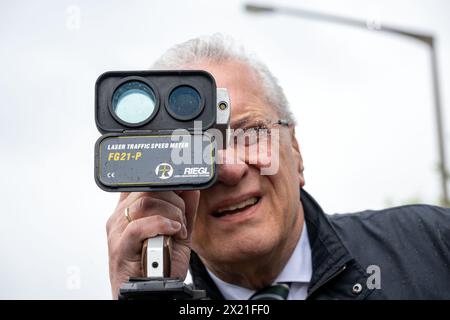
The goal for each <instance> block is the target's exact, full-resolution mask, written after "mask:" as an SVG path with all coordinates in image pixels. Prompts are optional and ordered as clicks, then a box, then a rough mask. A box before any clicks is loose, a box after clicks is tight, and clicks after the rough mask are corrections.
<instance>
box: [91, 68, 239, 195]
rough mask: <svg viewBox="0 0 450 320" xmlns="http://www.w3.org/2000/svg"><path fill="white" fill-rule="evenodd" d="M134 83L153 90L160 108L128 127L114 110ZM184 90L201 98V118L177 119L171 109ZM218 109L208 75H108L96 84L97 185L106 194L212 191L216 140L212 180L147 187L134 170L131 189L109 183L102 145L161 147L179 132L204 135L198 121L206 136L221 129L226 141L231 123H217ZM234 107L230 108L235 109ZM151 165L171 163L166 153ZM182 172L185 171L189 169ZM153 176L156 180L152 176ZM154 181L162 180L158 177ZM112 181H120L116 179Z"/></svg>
mask: <svg viewBox="0 0 450 320" xmlns="http://www.w3.org/2000/svg"><path fill="white" fill-rule="evenodd" d="M129 81H140V82H143V83H145V84H146V85H147V86H149V87H150V88H151V89H152V90H153V93H154V95H155V100H156V105H155V109H154V111H153V113H152V114H151V116H150V117H149V118H148V119H147V120H145V121H143V122H141V123H138V124H129V123H126V122H124V121H122V120H121V119H119V118H118V117H117V116H116V115H115V113H114V112H113V109H112V98H113V95H114V92H115V91H116V90H117V89H118V88H119V87H120V86H121V85H123V84H124V83H126V82H129ZM183 85H187V86H190V87H192V88H195V89H196V90H197V92H198V93H199V95H200V97H201V110H200V111H199V112H198V114H197V115H196V116H195V118H193V119H189V120H179V119H176V118H174V117H173V115H172V114H171V112H170V110H169V108H168V98H169V95H170V93H171V92H172V90H173V89H175V88H177V87H179V86H183ZM217 105H218V101H217V87H216V83H215V80H214V78H213V76H212V75H211V74H210V73H208V72H206V71H203V70H149V71H109V72H105V73H103V74H102V75H100V77H99V78H98V79H97V81H96V84H95V122H96V126H97V128H98V130H99V131H100V132H101V133H102V134H103V136H101V137H100V138H99V139H98V140H97V142H96V145H95V181H96V183H97V185H98V186H99V187H100V188H101V189H103V190H105V191H112V192H134V191H163V190H197V189H204V188H208V187H210V186H211V185H213V184H214V183H215V181H216V179H217V175H216V171H217V170H216V169H217V168H216V163H215V153H216V143H215V142H214V138H212V139H211V155H212V157H213V158H214V160H213V162H214V163H213V164H212V165H211V166H210V177H208V176H206V178H204V179H198V178H197V179H195V178H192V179H190V178H186V179H179V180H178V181H179V182H173V180H172V181H167V182H166V181H158V182H155V181H153V182H146V181H141V179H140V177H137V178H136V174H137V170H135V168H132V167H129V168H128V169H127V170H129V172H130V174H131V173H133V172H134V174H135V176H134V177H133V179H134V180H133V181H131V182H130V183H128V184H127V183H122V181H121V182H120V183H114V181H113V182H112V183H106V182H105V180H106V178H105V172H104V171H105V170H104V167H105V165H106V162H105V161H106V160H105V159H104V156H103V158H102V143H103V142H104V141H107V139H114V138H117V139H121V138H125V137H126V138H130V139H134V140H139V139H141V138H145V139H155V140H158V139H159V141H160V140H161V139H162V137H165V136H168V135H170V134H171V133H172V132H173V131H174V130H176V129H185V130H186V131H187V132H189V133H191V134H194V133H195V134H198V133H199V132H198V128H196V129H197V131H196V132H194V121H201V124H202V125H201V130H200V131H201V133H202V134H204V133H205V132H206V131H207V130H208V129H219V130H220V131H221V132H222V135H223V137H225V136H226V129H227V128H228V125H229V123H228V124H227V125H224V124H223V123H222V124H218V123H217V112H218V111H217V110H218V109H217ZM228 107H229V108H230V106H228ZM219 112H220V110H219ZM152 137H153V138H152ZM147 152H148V151H147ZM192 152H194V151H192ZM103 153H104V152H103ZM147 158H149V156H147ZM151 159H152V161H154V163H156V162H158V163H164V162H167V161H168V160H167V155H165V154H163V152H159V153H158V151H155V152H153V153H152V154H151ZM154 163H152V165H154ZM130 165H132V163H130ZM116 167H117V166H116ZM119 167H120V166H119ZM123 167H124V166H122V167H120V168H123ZM102 169H103V170H102ZM174 169H177V167H174ZM178 169H180V170H181V169H183V168H178ZM180 170H178V171H180ZM149 173H150V174H151V172H150V171H149ZM122 176H123V175H122ZM153 178H154V179H156V178H155V177H153ZM111 180H114V179H113V178H111ZM143 180H145V179H143Z"/></svg>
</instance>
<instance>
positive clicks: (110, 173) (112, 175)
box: [106, 172, 116, 179]
mask: <svg viewBox="0 0 450 320" xmlns="http://www.w3.org/2000/svg"><path fill="white" fill-rule="evenodd" d="M115 175H116V173H115V172H108V173H107V174H106V176H107V177H108V178H110V179H111V178H115V177H116V176H115Z"/></svg>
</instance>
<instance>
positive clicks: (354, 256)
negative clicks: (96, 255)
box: [107, 35, 450, 299]
mask: <svg viewBox="0 0 450 320" xmlns="http://www.w3.org/2000/svg"><path fill="white" fill-rule="evenodd" d="M154 68H158V69H201V70H207V71H208V72H210V73H211V74H212V75H213V76H214V78H215V79H216V82H217V86H218V87H223V88H227V89H228V92H229V94H230V97H231V101H232V123H231V126H232V127H233V128H244V129H245V128H246V127H254V126H257V124H260V123H263V124H264V125H265V127H266V128H268V129H269V130H270V129H271V128H276V129H277V130H279V138H280V139H279V141H280V142H279V150H278V155H277V156H278V159H279V168H280V170H278V171H277V172H276V173H275V174H271V175H263V174H261V170H262V166H263V165H262V164H261V163H259V162H251V163H250V162H249V161H247V160H248V159H246V158H245V157H241V158H239V159H238V160H237V161H226V159H227V158H229V159H231V158H233V157H235V152H236V148H234V147H233V146H231V147H229V148H228V149H227V150H226V151H224V152H222V153H221V157H222V158H223V159H224V160H225V161H223V164H221V165H220V167H219V173H218V174H219V176H218V181H217V183H216V184H215V185H214V186H213V187H211V188H209V189H206V190H202V191H201V192H199V191H186V192H155V193H145V192H144V193H129V194H121V196H120V199H119V203H118V205H117V208H116V210H115V212H114V213H113V215H112V216H111V217H110V219H109V220H108V223H107V233H108V246H109V266H110V279H111V286H112V293H113V296H114V297H117V295H118V290H119V287H120V285H121V284H122V283H124V282H126V281H128V278H129V277H136V276H142V270H141V250H142V242H143V241H144V240H145V239H147V238H149V237H153V236H156V235H169V236H172V239H173V250H172V271H171V273H172V274H171V276H174V277H180V278H182V279H184V278H185V277H186V274H187V271H188V268H189V267H190V271H191V274H192V277H193V282H194V285H195V286H196V287H197V288H199V289H205V290H206V291H207V294H208V296H209V297H210V298H212V299H253V298H254V297H255V296H258V295H263V296H264V295H265V296H266V297H272V298H275V299H391V298H393V299H403V298H405V299H409V298H412V299H416V298H450V286H449V284H450V210H448V209H444V208H439V207H433V206H423V205H420V206H404V207H399V208H393V209H387V210H382V211H377V212H376V211H365V212H363V213H358V214H346V215H336V216H327V215H325V214H324V213H323V211H322V209H321V208H320V206H319V205H318V204H317V202H316V201H315V200H314V199H313V198H312V197H311V196H310V195H309V194H308V193H307V192H306V191H305V190H304V189H303V187H304V185H305V178H304V175H303V171H304V167H303V161H302V156H301V152H300V148H299V144H298V142H297V140H296V137H295V131H294V125H295V122H294V119H293V117H292V114H291V113H290V111H289V109H288V104H287V101H286V98H285V96H284V93H283V91H282V89H281V88H280V86H279V85H278V84H277V81H276V79H275V78H274V77H273V75H272V74H271V73H270V72H269V70H268V69H267V68H266V67H265V66H264V65H263V64H262V63H260V62H258V61H257V60H255V59H254V58H252V57H251V56H249V55H247V54H246V53H245V52H244V51H243V50H242V49H241V48H237V47H236V46H234V45H233V43H232V42H231V41H230V40H228V39H226V38H224V37H222V36H220V35H214V36H211V37H206V38H201V39H194V40H190V41H188V42H186V43H183V44H180V45H177V46H175V47H174V48H172V49H170V50H169V51H168V52H167V53H166V54H165V55H163V56H162V58H160V60H159V61H158V62H157V63H156V64H155V66H154ZM279 120H283V121H279ZM127 208H128V209H127ZM125 209H127V212H128V214H129V216H130V217H131V218H132V221H131V222H128V221H127V219H126V218H125V216H124V210H125Z"/></svg>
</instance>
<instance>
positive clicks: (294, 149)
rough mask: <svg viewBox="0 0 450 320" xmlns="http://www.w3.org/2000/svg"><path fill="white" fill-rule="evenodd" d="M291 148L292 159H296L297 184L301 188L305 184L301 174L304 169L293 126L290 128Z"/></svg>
mask: <svg viewBox="0 0 450 320" xmlns="http://www.w3.org/2000/svg"><path fill="white" fill-rule="evenodd" d="M290 132H291V148H292V152H293V154H294V159H296V160H297V161H296V162H297V164H296V166H297V171H298V174H299V184H300V188H302V187H303V186H304V185H305V177H304V175H303V171H304V170H305V167H304V166H303V158H302V154H301V152H300V146H299V144H298V141H297V138H296V137H295V128H294V127H293V128H292V129H291V130H290Z"/></svg>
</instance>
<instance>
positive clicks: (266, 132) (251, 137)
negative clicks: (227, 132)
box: [232, 119, 291, 147]
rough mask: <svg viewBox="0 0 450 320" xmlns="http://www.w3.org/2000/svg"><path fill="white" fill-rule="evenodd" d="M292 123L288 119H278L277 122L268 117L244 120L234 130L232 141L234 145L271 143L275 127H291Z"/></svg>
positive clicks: (246, 145)
mask: <svg viewBox="0 0 450 320" xmlns="http://www.w3.org/2000/svg"><path fill="white" fill-rule="evenodd" d="M290 125H291V124H290V123H289V121H288V120H286V119H278V120H277V121H275V122H273V121H271V120H268V119H251V120H247V121H243V122H241V124H240V126H239V127H237V128H235V129H234V130H233V132H232V143H233V145H234V147H239V146H245V147H248V146H252V145H263V144H269V143H271V140H272V136H273V130H274V129H275V128H277V127H280V126H281V127H283V126H284V127H289V126H290Z"/></svg>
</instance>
